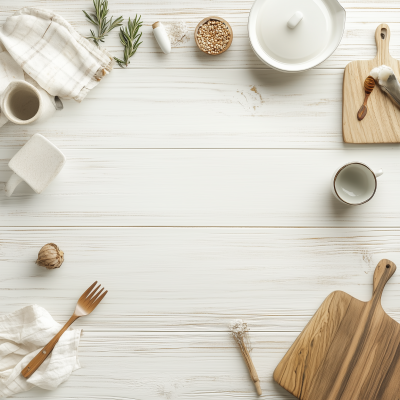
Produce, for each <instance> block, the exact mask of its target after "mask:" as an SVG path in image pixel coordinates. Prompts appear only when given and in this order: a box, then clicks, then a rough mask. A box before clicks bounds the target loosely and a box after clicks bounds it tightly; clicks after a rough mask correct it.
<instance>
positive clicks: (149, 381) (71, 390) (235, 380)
mask: <svg viewBox="0 0 400 400" xmlns="http://www.w3.org/2000/svg"><path fill="white" fill-rule="evenodd" d="M296 334H297V333H265V332H254V333H253V334H252V344H253V351H252V353H251V354H252V357H253V360H254V362H255V363H256V365H257V369H258V372H259V375H260V381H261V387H262V389H263V393H264V394H263V397H261V399H265V398H267V399H268V400H270V399H272V400H291V399H293V397H292V396H291V395H289V394H288V393H287V392H286V391H285V390H283V389H282V388H281V387H280V386H279V385H277V384H276V383H275V382H274V381H273V379H272V373H273V368H274V365H276V364H277V363H278V362H279V359H280V358H281V357H282V356H283V354H284V353H285V349H287V347H288V346H289V345H290V343H291V341H293V340H294V338H295V336H296ZM78 356H79V360H80V362H81V365H82V368H81V369H79V370H77V371H75V372H74V373H73V374H72V375H71V377H70V378H69V379H68V381H67V382H65V383H63V384H62V385H61V386H60V387H59V388H58V389H56V390H53V391H50V392H49V391H46V390H40V389H34V390H32V391H29V392H28V393H25V394H21V395H18V396H16V398H29V399H36V400H39V399H41V400H43V399H57V400H67V399H68V400H71V399H81V400H94V399H96V400H98V399H101V400H103V399H105V400H126V399H135V400H176V399H185V400H186V399H187V400H198V399H200V400H209V399H211V398H212V399H221V400H226V399H235V400H236V399H237V400H243V399H248V400H253V399H254V400H256V399H259V397H258V396H257V393H256V391H255V388H254V384H253V382H252V381H251V379H249V376H248V375H249V374H248V371H247V367H246V364H245V362H244V360H243V358H242V356H241V354H240V350H239V349H238V347H237V345H236V343H235V342H234V340H233V338H232V335H231V334H230V332H228V331H226V332H203V333H199V332H191V333H186V332H182V333H178V332H175V333H149V332H143V333H140V332H137V333H133V332H87V331H85V330H84V331H83V335H82V338H81V341H80V346H79V355H78ZM122 366H123V368H122Z"/></svg>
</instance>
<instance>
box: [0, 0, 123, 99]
mask: <svg viewBox="0 0 400 400" xmlns="http://www.w3.org/2000/svg"><path fill="white" fill-rule="evenodd" d="M0 42H1V43H2V45H3V46H4V47H5V49H6V50H7V51H8V52H9V53H10V55H11V57H12V58H13V59H14V60H15V61H16V63H17V64H18V65H19V66H20V67H21V68H22V69H23V70H24V71H25V72H26V73H27V74H28V75H29V76H30V77H31V78H33V79H34V80H35V81H36V82H37V83H38V84H39V85H40V86H41V87H42V88H43V89H44V90H46V91H47V92H48V93H49V94H51V95H52V96H59V97H62V98H65V99H74V100H76V101H78V102H80V101H82V100H83V99H84V98H85V96H86V95H87V93H88V92H89V91H90V90H91V89H93V88H94V87H95V86H96V85H97V84H98V83H99V82H100V81H101V79H102V78H103V77H104V76H105V75H106V74H108V73H109V72H110V71H111V69H112V68H113V66H114V64H115V61H114V59H113V57H112V56H111V55H110V54H109V53H108V52H107V51H106V50H104V49H100V48H98V47H96V46H95V45H94V44H93V43H91V42H89V40H87V39H85V38H84V37H83V36H81V35H80V34H79V33H78V32H76V31H75V29H74V28H73V27H72V26H71V25H70V24H69V23H68V22H67V21H66V20H65V19H64V18H62V17H61V16H59V15H57V14H54V13H53V12H52V11H51V10H42V9H39V8H34V7H26V8H23V9H21V10H19V11H18V12H16V13H15V14H14V15H13V16H11V17H8V18H7V20H6V22H5V23H4V25H3V26H2V28H1V30H0Z"/></svg>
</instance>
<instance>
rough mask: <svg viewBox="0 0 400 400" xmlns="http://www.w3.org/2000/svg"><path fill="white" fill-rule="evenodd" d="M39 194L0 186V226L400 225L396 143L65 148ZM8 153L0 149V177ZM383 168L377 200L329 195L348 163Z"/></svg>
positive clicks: (4, 174)
mask: <svg viewBox="0 0 400 400" xmlns="http://www.w3.org/2000/svg"><path fill="white" fill-rule="evenodd" d="M64 153H65V155H66V157H67V163H66V165H65V167H64V168H63V170H62V171H61V173H60V174H59V175H58V176H57V178H56V179H55V180H54V181H53V182H52V184H51V185H49V186H48V187H47V188H46V190H45V191H44V192H43V193H42V194H41V195H36V194H33V192H32V190H31V189H30V188H29V187H28V186H27V185H26V184H24V183H22V184H21V185H19V187H18V188H17V189H16V191H15V192H14V195H13V197H12V198H10V199H7V198H5V196H4V192H3V191H2V192H0V196H1V197H0V207H1V208H0V224H1V226H259V227H260V226H261V227H262V226H266V227H274V226H287V227H291V226H293V227H304V226H309V227H312V226H336V227H347V226H354V227H383V226H386V227H390V226H391V227H399V226H400V209H399V202H400V189H399V185H398V176H399V174H400V158H399V155H398V149H397V148H396V147H395V146H393V148H388V147H387V148H386V149H385V151H379V152H377V151H374V150H370V149H369V148H368V147H366V148H365V149H364V150H345V151H335V150H333V151H332V150H326V151H314V150H302V151H299V150H89V149H87V150H66V151H64ZM13 154H14V150H0V181H6V180H7V179H8V177H9V176H10V174H11V173H10V171H9V170H8V167H7V161H8V159H9V158H11V157H12V155H13ZM354 160H358V161H363V162H365V163H367V164H368V165H370V166H371V167H372V168H377V169H379V168H383V170H384V171H385V173H384V174H383V176H382V177H380V178H379V179H378V181H379V183H378V189H377V193H376V195H375V197H374V198H373V199H372V200H371V201H370V202H369V203H367V204H365V205H362V206H357V207H350V206H347V205H345V204H342V203H341V202H339V201H338V200H336V199H335V198H334V196H333V195H332V193H331V187H330V185H331V177H332V174H333V173H334V172H335V170H336V169H337V168H338V167H340V166H341V165H343V164H345V163H346V162H349V161H354Z"/></svg>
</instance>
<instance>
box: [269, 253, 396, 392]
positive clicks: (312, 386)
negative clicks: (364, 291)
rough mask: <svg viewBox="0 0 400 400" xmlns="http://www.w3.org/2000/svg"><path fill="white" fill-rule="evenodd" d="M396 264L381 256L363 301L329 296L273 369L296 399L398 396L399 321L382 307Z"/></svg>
mask: <svg viewBox="0 0 400 400" xmlns="http://www.w3.org/2000/svg"><path fill="white" fill-rule="evenodd" d="M395 270H396V265H395V264H394V263H392V262H391V261H389V260H381V261H380V262H379V264H378V266H377V267H376V270H375V273H374V285H373V295H372V299H371V300H370V301H368V302H366V303H364V302H362V301H360V300H357V299H355V298H354V297H352V296H350V295H348V294H347V293H344V292H340V291H338V292H333V293H332V294H330V295H329V296H328V297H327V298H326V299H325V301H324V302H323V303H322V305H321V307H320V308H319V309H318V311H317V312H316V314H315V315H314V316H313V318H312V319H311V321H310V322H309V323H308V325H307V326H306V327H305V328H304V330H303V332H302V333H301V334H300V336H299V337H298V338H297V340H296V341H295V342H294V344H293V345H292V347H291V348H290V349H289V351H288V352H287V353H286V355H285V357H284V358H283V359H282V361H281V362H280V363H279V365H278V367H277V368H276V370H275V372H274V379H275V381H276V382H277V383H279V384H280V385H281V386H282V387H283V388H285V389H286V390H287V391H288V392H290V393H292V394H293V395H294V396H295V397H297V398H298V399H301V400H339V399H340V400H399V399H400V324H399V323H397V322H396V321H394V320H393V319H392V318H390V317H389V316H388V315H387V314H386V313H385V311H384V310H383V308H382V306H381V296H382V292H383V289H384V287H385V285H386V282H387V281H388V280H389V279H390V277H391V276H392V275H393V274H394V272H395Z"/></svg>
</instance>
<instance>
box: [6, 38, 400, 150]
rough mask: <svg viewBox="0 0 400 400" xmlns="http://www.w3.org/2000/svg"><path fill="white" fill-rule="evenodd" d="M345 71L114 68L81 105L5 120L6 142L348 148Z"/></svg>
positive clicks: (68, 104) (85, 145) (62, 145)
mask: <svg viewBox="0 0 400 400" xmlns="http://www.w3.org/2000/svg"><path fill="white" fill-rule="evenodd" d="M399 36H400V35H399ZM208 57H209V56H208ZM342 76H343V72H342V71H339V70H312V71H308V72H305V73H302V74H282V73H279V72H277V71H273V70H254V69H253V70H250V69H240V70H218V69H212V70H211V69H210V70H202V71H199V70H192V69H190V70H162V69H157V70H154V69H153V70H152V69H149V70H141V71H140V73H138V71H136V70H127V71H125V70H115V71H113V72H112V73H111V74H110V75H109V76H107V78H105V79H104V80H103V81H102V82H101V84H100V85H98V86H97V87H96V88H95V89H94V90H92V91H90V92H89V94H88V96H87V97H86V98H85V100H84V101H83V102H82V103H80V104H78V103H76V102H75V101H64V109H63V110H62V111H59V112H56V114H55V115H54V117H52V118H51V119H50V120H47V121H44V122H40V123H38V124H36V125H30V126H29V125H27V126H23V127H22V126H17V125H12V124H7V125H5V126H4V127H3V128H1V129H0V148H2V149H4V148H14V149H18V148H20V147H21V146H22V145H23V144H25V143H26V141H27V140H28V139H29V138H30V137H31V136H32V135H34V134H35V133H37V132H40V133H41V134H43V135H44V136H46V138H48V139H49V140H51V141H52V142H53V143H54V144H56V145H57V146H59V147H60V148H61V149H68V148H78V149H84V148H89V149H95V148H114V149H127V148H316V149H319V148H325V149H327V148H329V149H334V148H336V149H344V148H345V145H344V144H343V139H342V127H341V112H342V111H341V98H342V87H341V85H342ZM283 105H285V107H283Z"/></svg>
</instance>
